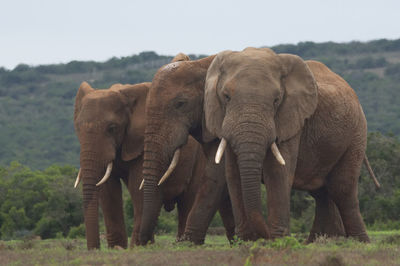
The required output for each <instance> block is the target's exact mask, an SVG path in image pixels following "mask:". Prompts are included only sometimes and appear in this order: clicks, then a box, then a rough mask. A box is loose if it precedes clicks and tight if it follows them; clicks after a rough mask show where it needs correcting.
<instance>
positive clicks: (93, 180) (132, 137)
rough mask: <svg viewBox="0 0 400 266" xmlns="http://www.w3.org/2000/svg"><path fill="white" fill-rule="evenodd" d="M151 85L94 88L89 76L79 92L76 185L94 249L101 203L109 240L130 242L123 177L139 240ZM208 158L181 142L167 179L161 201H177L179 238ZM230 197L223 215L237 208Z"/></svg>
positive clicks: (89, 242) (114, 243)
mask: <svg viewBox="0 0 400 266" xmlns="http://www.w3.org/2000/svg"><path fill="white" fill-rule="evenodd" d="M150 85H151V84H150V83H141V84H136V85H129V84H127V85H121V84H115V85H113V86H112V87H111V88H109V89H106V90H95V89H93V88H92V87H91V86H90V85H89V84H88V83H86V82H84V83H82V85H81V86H80V88H79V90H78V93H77V95H76V101H75V113H74V125H75V130H76V134H77V136H78V139H79V142H80V144H81V152H80V166H81V169H80V172H79V174H78V178H77V181H76V183H75V186H77V185H78V183H79V181H80V180H82V182H83V205H84V219H85V226H86V240H87V247H88V248H89V249H93V248H99V247H100V241H99V226H98V207H99V203H100V207H101V209H102V211H103V216H104V220H105V225H106V231H107V241H108V246H109V247H114V246H121V247H124V248H126V247H127V236H126V231H125V224H124V214H123V202H122V190H121V182H120V179H122V181H123V182H124V183H125V185H126V186H127V188H128V190H129V193H130V195H131V199H132V203H133V209H134V221H133V223H134V227H133V232H132V240H131V246H133V245H137V244H139V230H140V224H141V217H142V212H143V192H141V191H139V185H140V183H141V181H142V164H143V146H144V143H143V142H144V131H145V104H146V97H147V93H148V89H149V87H150ZM205 163H206V162H205V156H204V154H203V151H202V149H201V148H200V146H199V144H198V143H197V141H195V140H194V139H193V138H191V139H189V141H188V142H187V144H186V145H185V146H183V147H182V149H181V160H179V162H178V163H177V164H176V165H175V168H174V169H171V170H173V171H171V172H172V174H171V176H170V177H169V178H168V180H166V181H165V183H164V184H163V187H162V190H161V193H162V201H161V203H160V206H159V207H161V205H162V204H163V205H164V208H165V209H166V210H167V211H171V210H172V209H173V208H174V206H175V204H177V208H178V216H179V219H178V223H179V224H178V236H177V237H178V238H180V237H181V236H182V234H183V231H184V228H185V224H186V219H187V216H188V215H189V212H190V210H191V209H192V206H193V205H194V204H195V196H196V195H197V193H198V192H199V188H200V186H201V184H203V183H204V182H205V181H204V177H205V176H204V165H205ZM103 176H104V177H103ZM101 177H103V178H102V179H101ZM226 198H227V202H228V203H227V204H225V205H226V206H222V207H221V209H222V210H223V211H222V213H221V215H222V216H223V217H224V218H225V219H227V220H229V219H230V217H231V216H232V214H230V210H231V208H230V202H229V198H228V197H226ZM224 211H225V212H224ZM228 226H229V224H227V227H228ZM230 227H231V228H230V229H228V231H233V230H234V229H233V227H234V225H233V222H232V225H231V226H230ZM232 234H233V233H232ZM151 239H153V234H152V235H151Z"/></svg>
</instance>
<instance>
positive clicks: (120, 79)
mask: <svg viewBox="0 0 400 266" xmlns="http://www.w3.org/2000/svg"><path fill="white" fill-rule="evenodd" d="M272 48H273V49H274V50H275V51H277V52H279V53H294V54H298V55H300V56H301V57H303V58H305V59H315V60H320V61H322V62H324V63H326V64H327V65H328V66H329V67H331V68H332V69H333V70H334V71H335V72H337V73H339V74H340V75H342V76H343V77H344V78H345V79H346V80H347V81H348V82H349V83H350V84H351V86H352V87H353V88H354V89H355V90H356V92H357V94H358V96H359V98H360V101H361V103H362V105H363V108H364V111H365V113H366V116H367V120H368V125H369V130H370V131H380V132H382V133H389V132H391V133H393V134H394V135H397V136H398V135H399V134H400V105H399V103H400V83H399V82H400V39H399V40H394V41H391V40H377V41H371V42H368V43H360V42H351V43H344V44H338V43H331V42H329V43H319V44H317V43H312V42H305V43H299V44H297V45H279V46H275V47H272ZM171 58H172V57H171V56H160V55H157V54H156V53H154V52H143V53H140V54H139V55H133V56H128V57H123V58H111V59H110V60H108V61H106V62H103V63H98V62H92V61H89V62H79V61H72V62H70V63H67V64H58V65H41V66H36V67H32V66H28V65H24V64H21V65H18V66H17V67H15V69H13V70H6V69H4V68H0V165H8V164H9V162H11V161H14V160H16V161H19V162H20V163H22V164H24V165H27V166H30V167H31V168H33V169H44V168H46V167H48V166H50V165H52V164H54V163H57V164H71V165H74V166H78V162H79V155H78V154H79V144H78V141H77V138H76V137H75V134H74V129H73V121H72V116H73V104H74V98H75V94H76V91H77V89H78V87H79V84H80V83H81V82H82V81H88V82H90V83H91V85H92V86H93V87H96V88H107V87H108V86H110V85H111V84H113V83H137V82H142V81H150V80H151V79H152V76H153V75H154V73H155V71H156V70H157V69H158V68H159V67H160V66H161V65H163V64H166V63H168V62H169V61H170V60H171ZM191 58H192V59H196V58H198V56H191ZM0 64H1V62H0Z"/></svg>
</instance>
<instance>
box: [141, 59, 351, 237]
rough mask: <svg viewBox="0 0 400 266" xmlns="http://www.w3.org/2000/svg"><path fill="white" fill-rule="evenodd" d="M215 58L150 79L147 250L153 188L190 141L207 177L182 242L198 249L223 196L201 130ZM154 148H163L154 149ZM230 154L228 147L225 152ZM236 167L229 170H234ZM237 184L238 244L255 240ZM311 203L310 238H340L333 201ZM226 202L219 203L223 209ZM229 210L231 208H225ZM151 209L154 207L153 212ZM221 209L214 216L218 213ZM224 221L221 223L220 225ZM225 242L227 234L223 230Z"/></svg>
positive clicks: (213, 142) (181, 63)
mask: <svg viewBox="0 0 400 266" xmlns="http://www.w3.org/2000/svg"><path fill="white" fill-rule="evenodd" d="M214 58H215V55H213V56H209V57H206V58H203V59H200V60H194V61H191V60H190V59H189V58H188V57H187V56H186V55H183V54H179V55H178V56H177V57H176V58H175V59H174V61H175V62H173V63H170V64H167V65H165V66H163V67H161V68H160V69H159V70H158V71H157V73H156V74H155V75H154V78H153V81H152V86H151V88H150V91H149V95H148V97H147V104H146V116H147V119H146V121H147V126H146V139H145V152H144V157H145V164H144V167H143V176H144V177H145V178H146V182H145V187H144V191H145V209H146V210H147V212H148V213H147V214H146V217H145V218H144V219H146V221H147V222H146V223H145V224H146V226H145V227H141V230H140V231H141V232H140V235H141V236H140V239H141V243H142V244H146V243H147V242H148V241H149V240H150V239H151V233H152V232H153V230H154V227H155V224H156V218H157V217H158V214H159V209H158V206H159V205H158V203H157V202H158V201H159V200H160V197H159V192H158V191H157V190H158V189H159V188H158V186H157V182H158V181H159V179H160V176H161V175H162V174H163V172H164V171H165V170H166V168H167V166H168V163H169V162H170V160H171V158H172V156H173V154H174V152H175V150H176V149H178V148H179V147H180V146H181V145H183V144H184V143H186V141H187V139H188V136H190V135H191V136H193V137H194V138H196V139H197V140H198V141H199V142H200V143H202V148H203V150H204V152H205V154H206V157H207V164H206V171H205V172H206V175H207V179H206V180H207V181H206V182H204V184H203V185H202V187H201V189H200V193H198V196H197V197H196V203H197V204H196V208H195V207H194V208H192V211H191V212H190V214H189V216H188V220H187V223H186V228H185V234H184V239H185V240H189V241H192V242H194V243H196V244H201V243H203V241H204V238H205V235H206V231H207V227H208V224H209V223H210V222H211V219H212V217H213V215H214V213H215V211H216V210H217V208H218V206H219V204H220V203H219V202H221V199H224V198H225V197H226V196H225V193H226V187H227V186H226V184H227V182H226V181H225V173H224V170H225V163H224V160H222V161H221V163H220V164H215V162H214V157H215V152H216V150H217V148H218V139H216V137H215V136H212V135H211V134H210V133H209V132H208V131H207V130H206V128H205V125H204V116H205V114H204V111H203V99H204V86H205V80H206V74H207V70H208V68H209V66H210V64H211V62H212V61H213V59H214ZM158 143H163V145H159V144H158ZM228 148H229V147H228ZM235 165H236V162H235V163H234V164H232V165H231V166H235ZM233 169H234V167H229V165H227V167H226V172H227V177H229V176H234V174H232V170H233ZM237 181H239V182H240V179H239V178H237V179H232V178H230V179H229V182H228V189H229V194H230V195H232V196H233V197H231V198H230V200H231V201H232V206H236V208H234V209H233V214H234V216H235V219H234V222H235V233H236V234H237V236H238V237H240V238H241V239H243V240H250V239H255V238H257V235H256V234H255V233H254V232H252V230H251V228H250V227H249V225H248V224H247V221H246V219H245V218H246V217H245V215H244V207H243V204H241V203H240V202H242V199H241V191H240V185H237V183H238V182H237ZM312 195H313V196H314V197H315V199H316V206H317V208H316V216H315V221H314V224H313V228H312V235H316V234H326V235H329V236H333V235H344V229H343V225H342V221H341V218H340V216H339V214H338V212H337V209H336V206H335V205H334V204H333V202H332V200H330V199H329V198H327V197H326V193H315V194H314V193H313V194H312ZM224 202H225V203H227V202H229V201H227V200H222V203H224ZM229 205H230V203H229ZM154 206H156V207H154ZM223 209H224V208H220V209H219V210H220V211H221V210H223ZM221 217H222V218H223V221H224V224H225V227H226V228H229V227H230V226H227V225H230V222H232V221H230V219H228V218H229V215H223V214H222V213H221ZM224 217H226V218H225V219H224ZM227 235H228V238H229V236H232V232H230V234H229V231H228V230H227Z"/></svg>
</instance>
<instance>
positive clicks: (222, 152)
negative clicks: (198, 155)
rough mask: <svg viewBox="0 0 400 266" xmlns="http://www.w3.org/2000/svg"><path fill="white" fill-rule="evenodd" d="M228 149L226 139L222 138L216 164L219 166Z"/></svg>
mask: <svg viewBox="0 0 400 266" xmlns="http://www.w3.org/2000/svg"><path fill="white" fill-rule="evenodd" d="M225 148H226V139H224V138H222V139H221V142H220V143H219V146H218V150H217V153H216V154H215V163H216V164H219V163H220V162H221V158H222V155H224V151H225Z"/></svg>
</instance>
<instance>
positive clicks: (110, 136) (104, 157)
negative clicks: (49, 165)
mask: <svg viewBox="0 0 400 266" xmlns="http://www.w3.org/2000/svg"><path fill="white" fill-rule="evenodd" d="M149 86H150V83H142V84H137V85H121V84H116V85H113V86H112V87H111V88H109V89H107V90H94V89H93V88H92V87H91V86H90V85H89V84H88V83H86V82H83V83H82V84H81V86H80V88H79V90H78V93H77V95H76V100H75V111H74V126H75V131H76V134H77V136H78V139H79V142H80V145H81V151H80V167H81V168H80V170H79V173H78V177H77V181H76V182H75V186H77V185H78V183H79V181H80V180H82V183H83V205H84V218H85V226H86V239H87V247H88V248H89V249H92V248H99V246H100V243H99V228H98V201H99V199H98V194H99V190H98V189H99V188H98V186H96V184H97V185H100V184H101V183H104V182H105V181H106V180H107V179H108V178H109V177H110V174H111V172H112V166H113V163H114V164H115V163H116V161H117V160H118V161H121V160H120V159H122V161H130V160H133V159H135V158H136V157H138V156H139V155H141V154H142V152H143V145H144V144H143V143H144V140H143V139H144V128H145V120H144V109H145V102H146V96H147V91H148V88H149Z"/></svg>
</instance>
